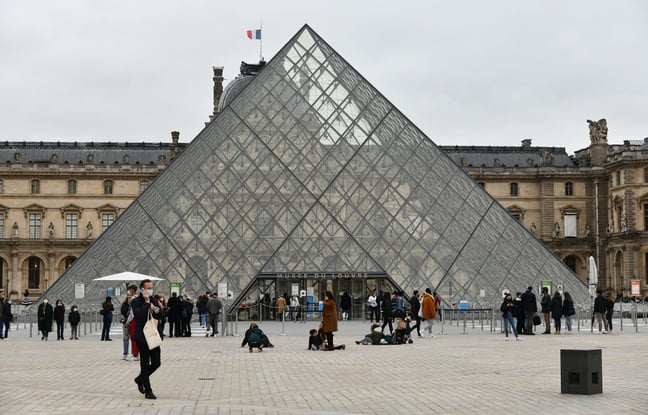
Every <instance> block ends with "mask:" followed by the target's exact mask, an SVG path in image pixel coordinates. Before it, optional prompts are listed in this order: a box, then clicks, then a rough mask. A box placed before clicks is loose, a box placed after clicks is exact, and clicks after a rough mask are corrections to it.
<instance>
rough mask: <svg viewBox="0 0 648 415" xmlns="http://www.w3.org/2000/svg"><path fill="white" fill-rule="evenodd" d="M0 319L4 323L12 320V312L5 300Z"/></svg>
mask: <svg viewBox="0 0 648 415" xmlns="http://www.w3.org/2000/svg"><path fill="white" fill-rule="evenodd" d="M2 321H3V322H4V323H5V324H9V323H11V322H12V321H13V314H11V304H9V302H7V301H5V302H4V303H3V304H2Z"/></svg>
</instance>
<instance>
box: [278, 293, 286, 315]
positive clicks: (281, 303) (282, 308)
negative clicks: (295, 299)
mask: <svg viewBox="0 0 648 415" xmlns="http://www.w3.org/2000/svg"><path fill="white" fill-rule="evenodd" d="M284 311H286V299H285V298H283V297H279V298H277V313H279V314H281V313H283V312H284Z"/></svg>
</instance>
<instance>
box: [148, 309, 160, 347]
mask: <svg viewBox="0 0 648 415" xmlns="http://www.w3.org/2000/svg"><path fill="white" fill-rule="evenodd" d="M148 317H149V318H148V321H147V322H146V324H145V325H144V338H146V344H147V345H148V347H149V350H150V349H155V348H156V347H160V345H161V344H162V338H161V337H160V332H159V331H158V321H157V319H155V318H153V315H152V314H151V310H149V313H148Z"/></svg>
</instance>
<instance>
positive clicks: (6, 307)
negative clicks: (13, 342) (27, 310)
mask: <svg viewBox="0 0 648 415" xmlns="http://www.w3.org/2000/svg"><path fill="white" fill-rule="evenodd" d="M12 321H13V314H11V300H5V301H4V303H2V322H3V323H4V338H5V339H6V338H7V336H8V335H9V326H10V325H11V322H12ZM0 334H1V333H0Z"/></svg>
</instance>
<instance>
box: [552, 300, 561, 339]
mask: <svg viewBox="0 0 648 415" xmlns="http://www.w3.org/2000/svg"><path fill="white" fill-rule="evenodd" d="M562 306H563V299H562V297H561V296H560V292H559V291H558V290H556V291H555V292H554V295H553V297H552V298H551V318H553V321H554V334H560V319H561V317H562Z"/></svg>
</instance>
